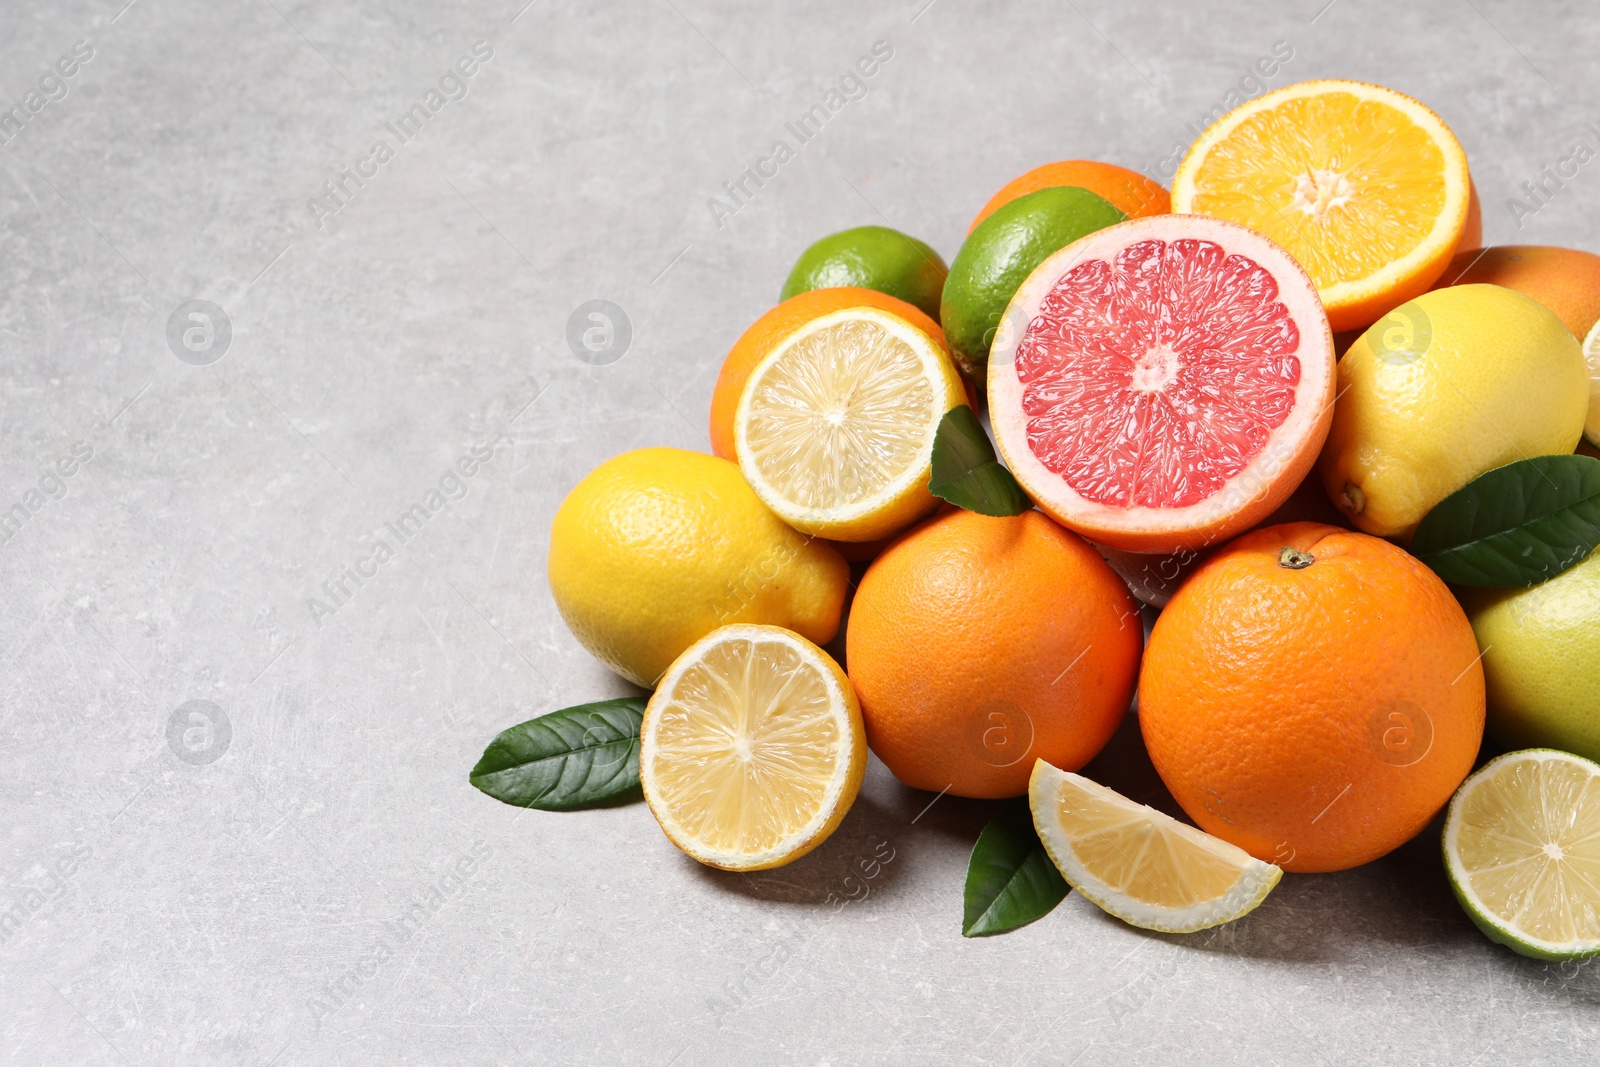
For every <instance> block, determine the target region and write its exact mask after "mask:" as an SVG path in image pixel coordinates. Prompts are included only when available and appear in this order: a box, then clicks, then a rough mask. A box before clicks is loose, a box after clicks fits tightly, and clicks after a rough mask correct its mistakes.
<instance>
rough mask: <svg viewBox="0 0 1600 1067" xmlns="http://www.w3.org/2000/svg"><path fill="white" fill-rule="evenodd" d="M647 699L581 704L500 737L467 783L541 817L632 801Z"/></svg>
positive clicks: (637, 774) (513, 729)
mask: <svg viewBox="0 0 1600 1067" xmlns="http://www.w3.org/2000/svg"><path fill="white" fill-rule="evenodd" d="M645 699H646V698H644V697H621V698H619V699H617V700H601V701H598V702H596V703H593V704H579V705H578V706H576V707H571V708H562V709H561V710H560V711H552V712H551V713H550V714H548V715H541V716H539V717H538V718H537V719H529V720H528V721H527V722H525V723H520V724H518V725H516V726H513V727H511V728H510V729H509V730H502V731H501V732H500V734H499V735H498V736H496V737H495V739H494V740H493V741H491V742H489V747H488V748H486V749H484V750H483V758H482V759H480V760H478V765H477V766H476V767H474V768H472V774H471V776H470V778H469V780H470V781H471V782H472V784H473V785H475V786H477V787H478V788H479V789H481V790H483V791H484V792H485V793H488V794H489V795H490V796H492V797H494V798H495V799H496V800H503V801H505V802H506V803H507V804H515V805H516V806H517V807H520V808H539V809H542V810H544V811H574V810H576V809H578V808H588V807H594V806H596V805H599V804H604V803H608V802H614V801H616V800H619V799H622V798H624V797H627V796H628V795H629V794H635V795H637V794H638V793H639V724H640V723H641V722H642V721H643V720H644V705H645Z"/></svg>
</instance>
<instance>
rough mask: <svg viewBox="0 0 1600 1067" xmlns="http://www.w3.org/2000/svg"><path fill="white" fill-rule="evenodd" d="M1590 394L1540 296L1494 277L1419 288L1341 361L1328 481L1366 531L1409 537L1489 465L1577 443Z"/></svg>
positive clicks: (1580, 366)
mask: <svg viewBox="0 0 1600 1067" xmlns="http://www.w3.org/2000/svg"><path fill="white" fill-rule="evenodd" d="M1588 403H1589V375H1588V370H1587V368H1586V365H1585V363H1584V359H1583V352H1582V350H1581V349H1580V348H1579V347H1578V342H1577V339H1576V338H1574V337H1573V336H1572V333H1571V332H1570V331H1569V330H1568V329H1567V328H1566V326H1564V325H1562V322H1561V320H1560V319H1559V318H1557V317H1556V315H1555V313H1554V312H1553V311H1551V310H1550V309H1548V308H1546V307H1545V306H1544V305H1543V304H1541V303H1539V302H1538V301H1537V300H1534V299H1533V298H1532V297H1528V296H1524V295H1523V294H1521V293H1518V292H1514V291H1513V290H1510V289H1505V288H1502V287H1500V286H1498V285H1454V286H1450V287H1449V288H1446V289H1438V290H1435V291H1434V292H1431V293H1424V294H1423V295H1422V296H1419V297H1417V298H1416V299H1415V300H1411V301H1408V302H1407V303H1404V304H1401V305H1400V306H1399V307H1397V308H1395V309H1394V310H1393V311H1391V312H1389V314H1388V315H1386V316H1384V318H1382V319H1380V320H1379V321H1378V322H1377V323H1376V324H1374V325H1373V326H1372V327H1371V328H1370V329H1368V330H1367V331H1366V332H1365V333H1363V334H1362V335H1361V336H1360V338H1358V339H1357V340H1356V342H1355V344H1353V345H1351V346H1350V350H1349V351H1348V352H1346V353H1345V354H1344V358H1343V359H1341V360H1340V361H1339V393H1338V402H1337V403H1336V404H1335V405H1334V409H1333V429H1332V430H1331V431H1330V432H1329V434H1328V441H1327V444H1326V445H1324V446H1323V450H1322V458H1321V459H1320V461H1319V464H1318V465H1319V468H1320V470H1321V473H1322V484H1323V486H1324V487H1325V488H1326V489H1327V491H1328V495H1329V496H1330V497H1332V498H1333V502H1334V504H1335V505H1337V506H1338V508H1339V510H1341V511H1343V512H1344V513H1345V514H1346V515H1348V516H1349V517H1350V519H1351V521H1352V522H1354V523H1355V524H1356V525H1357V526H1358V527H1360V528H1361V529H1362V530H1365V531H1366V532H1367V533H1371V534H1377V535H1379V536H1381V537H1402V538H1409V537H1410V536H1411V534H1412V533H1413V532H1414V531H1415V530H1416V528H1417V523H1419V522H1421V521H1422V517H1423V516H1424V515H1426V514H1427V513H1428V512H1429V511H1430V510H1431V509H1432V508H1433V506H1434V505H1435V504H1437V503H1438V502H1439V501H1441V500H1443V499H1444V498H1445V497H1447V496H1449V495H1450V494H1451V493H1453V492H1455V491H1456V490H1457V489H1460V488H1461V487H1462V486H1463V485H1466V484H1467V483H1468V482H1470V481H1472V479H1474V478H1476V477H1477V476H1478V475H1480V474H1482V473H1483V472H1484V471H1487V470H1489V469H1491V468H1493V467H1499V466H1502V465H1504V464H1507V463H1510V462H1512V461H1513V460H1518V459H1522V458H1524V457H1527V456H1540V455H1551V454H1554V453H1568V452H1571V451H1572V450H1573V449H1574V448H1576V447H1577V446H1578V440H1579V438H1581V437H1582V436H1583V420H1584V416H1585V413H1586V411H1587V408H1588Z"/></svg>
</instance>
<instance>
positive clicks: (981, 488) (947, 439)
mask: <svg viewBox="0 0 1600 1067" xmlns="http://www.w3.org/2000/svg"><path fill="white" fill-rule="evenodd" d="M928 491H929V492H931V493H932V494H933V495H934V496H936V497H940V498H942V499H944V500H948V501H950V503H952V504H954V505H956V506H957V507H961V508H966V509H967V510H968V511H976V512H977V513H978V514H980V515H1020V514H1022V513H1023V512H1024V511H1027V510H1028V509H1029V508H1031V507H1033V502H1032V501H1031V500H1029V499H1028V495H1027V494H1026V493H1024V492H1023V491H1022V486H1020V485H1018V484H1017V480H1016V479H1015V478H1013V477H1012V476H1011V472H1010V471H1008V470H1006V469H1005V468H1004V467H1002V466H1001V465H1000V462H999V461H998V460H996V459H995V456H994V445H992V444H990V442H989V435H988V434H986V433H984V432H983V426H982V424H981V423H979V422H978V416H976V415H974V414H973V413H972V409H971V408H969V407H967V406H966V405H965V404H962V405H961V406H960V407H955V408H951V409H950V410H949V411H947V412H945V413H944V418H942V419H940V420H939V430H938V432H937V433H936V434H935V435H934V438H933V474H932V477H930V478H929V479H928Z"/></svg>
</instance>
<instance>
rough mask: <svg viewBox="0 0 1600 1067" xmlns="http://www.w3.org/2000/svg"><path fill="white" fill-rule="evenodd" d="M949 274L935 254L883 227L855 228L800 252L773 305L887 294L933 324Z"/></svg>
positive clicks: (922, 245)
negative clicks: (839, 294)
mask: <svg viewBox="0 0 1600 1067" xmlns="http://www.w3.org/2000/svg"><path fill="white" fill-rule="evenodd" d="M949 269H950V268H948V267H946V266H945V264H944V260H942V259H940V258H939V253H937V252H935V251H934V250H933V249H932V248H929V247H928V246H927V245H926V244H924V243H923V242H921V241H919V240H917V239H916V238H915V237H911V236H908V235H906V234H903V233H901V232H900V231H899V230H891V229H889V227H887V226H857V227H856V228H855V229H853V230H840V231H839V232H838V233H834V234H829V235H828V236H827V237H824V238H823V239H822V240H820V241H818V242H817V243H816V244H814V245H812V246H811V247H810V248H808V249H806V250H805V251H804V252H801V253H800V258H799V259H797V260H795V263H794V269H793V270H791V271H790V272H789V280H788V281H786V282H784V283H783V293H782V295H780V296H779V297H778V299H779V300H787V299H789V298H790V297H791V296H796V295H798V294H800V293H807V292H810V291H811V290H813V289H834V288H838V287H840V286H845V285H853V286H857V287H859V288H862V289H876V290H877V291H878V292H880V293H888V294H889V295H890V296H892V297H897V298H898V299H901V300H904V301H905V302H906V303H908V304H911V305H913V306H914V307H917V308H920V309H922V311H923V312H925V313H926V314H927V315H928V317H929V318H932V319H937V318H938V317H939V293H940V292H941V291H942V290H943V289H944V276H945V274H947V273H948V272H949Z"/></svg>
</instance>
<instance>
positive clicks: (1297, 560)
mask: <svg viewBox="0 0 1600 1067" xmlns="http://www.w3.org/2000/svg"><path fill="white" fill-rule="evenodd" d="M1316 561H1317V557H1315V556H1313V555H1312V554H1311V553H1309V552H1301V551H1300V550H1299V549H1297V548H1290V547H1289V546H1288V545H1284V546H1283V551H1281V552H1279V553H1278V566H1280V567H1287V568H1288V569H1289V570H1291V571H1303V570H1305V569H1306V568H1307V567H1309V566H1311V565H1312V564H1313V563H1315V562H1316Z"/></svg>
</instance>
